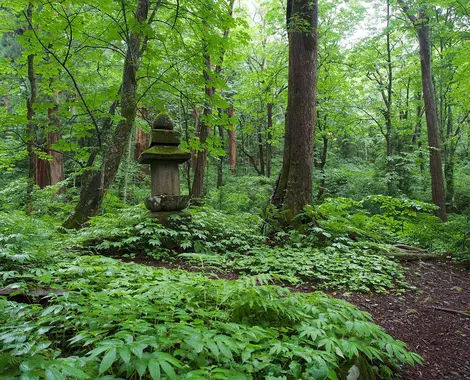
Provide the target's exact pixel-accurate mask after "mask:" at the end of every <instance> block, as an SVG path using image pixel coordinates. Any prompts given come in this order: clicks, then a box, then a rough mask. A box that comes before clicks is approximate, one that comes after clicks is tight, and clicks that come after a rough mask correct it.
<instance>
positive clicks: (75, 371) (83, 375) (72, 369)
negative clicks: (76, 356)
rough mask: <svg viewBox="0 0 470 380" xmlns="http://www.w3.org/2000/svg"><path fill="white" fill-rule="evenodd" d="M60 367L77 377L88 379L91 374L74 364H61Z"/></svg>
mask: <svg viewBox="0 0 470 380" xmlns="http://www.w3.org/2000/svg"><path fill="white" fill-rule="evenodd" d="M60 368H62V370H63V371H64V372H65V373H66V374H67V375H70V376H73V377H76V378H77V379H88V378H89V376H88V375H87V374H86V373H85V372H83V371H82V370H81V369H80V368H77V367H72V366H69V365H64V364H61V365H60Z"/></svg>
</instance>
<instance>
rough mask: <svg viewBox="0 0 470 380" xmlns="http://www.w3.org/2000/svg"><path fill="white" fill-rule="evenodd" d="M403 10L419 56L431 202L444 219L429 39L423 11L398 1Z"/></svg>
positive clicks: (444, 203)
mask: <svg viewBox="0 0 470 380" xmlns="http://www.w3.org/2000/svg"><path fill="white" fill-rule="evenodd" d="M398 3H399V4H400V6H401V8H402V10H403V12H404V13H405V14H406V15H407V16H408V19H409V20H410V21H411V22H412V23H413V25H414V27H415V29H416V33H417V35H418V42H419V56H420V61H421V81H422V86H423V99H424V109H425V114H426V127H427V131H428V148H429V167H430V172H431V193H432V201H433V203H434V204H435V205H436V206H438V207H439V210H438V212H437V214H438V216H439V218H440V219H441V220H442V221H443V222H445V221H446V220H447V212H446V201H445V198H446V196H445V189H444V174H443V170H442V158H441V149H440V144H439V123H438V117H437V107H436V99H435V98H434V88H433V83H432V67H431V38H430V29H429V20H428V17H427V15H426V13H425V11H424V10H421V11H420V12H419V15H418V17H416V16H415V15H413V14H411V13H410V8H409V7H408V6H407V5H406V3H405V2H404V0H398Z"/></svg>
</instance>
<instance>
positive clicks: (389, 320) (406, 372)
mask: <svg viewBox="0 0 470 380" xmlns="http://www.w3.org/2000/svg"><path fill="white" fill-rule="evenodd" d="M124 261H133V262H136V263H140V264H145V265H150V266H155V267H165V268H168V269H185V270H188V271H191V272H201V271H203V272H206V273H207V274H208V275H209V276H214V277H215V278H225V279H237V278H238V277H239V276H238V274H236V273H225V272H221V271H217V270H214V269H212V268H206V269H201V268H200V267H196V266H191V264H188V263H187V262H177V261H172V262H169V263H163V262H161V261H155V260H153V259H151V258H149V257H148V256H145V257H142V256H140V257H136V258H134V259H132V260H131V259H125V260H124ZM404 265H405V267H406V268H407V269H408V271H407V274H406V280H407V282H408V283H409V284H410V286H411V288H410V289H409V290H407V291H406V292H404V293H403V294H401V295H397V294H396V293H393V292H392V293H389V294H385V295H384V294H367V293H358V292H344V291H334V290H331V291H329V292H327V293H329V294H330V295H332V296H334V297H336V298H342V299H344V300H347V301H348V302H351V303H352V304H354V305H356V306H357V307H358V308H359V309H361V310H363V311H366V312H368V313H370V314H371V315H372V316H373V319H374V322H375V323H377V324H379V325H381V326H382V327H383V328H384V329H385V330H386V331H387V332H388V333H389V334H390V335H392V336H393V337H394V338H396V339H399V340H402V341H403V342H405V343H407V345H408V348H409V349H410V350H412V351H414V352H417V353H418V354H420V355H421V356H422V357H423V358H424V363H423V365H422V366H419V367H416V368H411V367H410V368H403V370H402V371H401V373H400V375H401V378H402V379H405V380H416V379H423V380H435V379H440V380H444V379H445V380H463V379H470V317H469V316H467V315H463V314H460V313H459V311H464V312H467V313H468V312H469V311H470V276H469V274H468V269H465V268H463V267H462V266H459V265H457V264H455V263H453V262H451V261H450V260H442V261H429V262H423V261H417V262H411V263H406V264H404ZM293 290H294V291H302V292H308V291H313V290H315V289H314V288H313V287H312V286H311V285H309V284H303V285H302V286H300V287H297V288H294V289H293Z"/></svg>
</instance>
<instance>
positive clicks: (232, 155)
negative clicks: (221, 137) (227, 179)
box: [228, 107, 237, 176]
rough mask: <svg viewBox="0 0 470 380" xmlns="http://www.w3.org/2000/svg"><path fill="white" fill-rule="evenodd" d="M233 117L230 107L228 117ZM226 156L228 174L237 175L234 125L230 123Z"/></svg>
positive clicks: (233, 109) (233, 113)
mask: <svg viewBox="0 0 470 380" xmlns="http://www.w3.org/2000/svg"><path fill="white" fill-rule="evenodd" d="M234 116H235V108H233V107H230V108H229V110H228V117H229V118H233V117H234ZM228 154H229V159H230V174H231V175H233V176H234V175H235V174H236V173H237V141H236V135H235V123H232V127H231V128H230V130H229V131H228Z"/></svg>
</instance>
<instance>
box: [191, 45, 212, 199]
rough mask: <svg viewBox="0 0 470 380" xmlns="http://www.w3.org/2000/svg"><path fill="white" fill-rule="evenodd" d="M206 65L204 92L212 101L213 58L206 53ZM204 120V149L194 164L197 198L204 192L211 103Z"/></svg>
mask: <svg viewBox="0 0 470 380" xmlns="http://www.w3.org/2000/svg"><path fill="white" fill-rule="evenodd" d="M204 66H205V69H204V71H203V75H204V79H205V81H206V86H205V88H204V92H205V94H206V98H207V99H208V100H209V102H211V101H212V99H213V97H214V92H215V89H214V87H211V86H210V85H208V84H209V83H210V81H211V77H210V69H211V58H210V56H209V55H208V54H204ZM202 114H203V116H202V120H201V119H199V125H198V129H199V142H200V144H201V146H202V150H199V151H198V152H197V153H196V157H195V164H194V180H193V186H192V189H191V197H193V198H196V199H202V197H203V194H204V170H205V168H206V164H207V155H208V150H207V138H208V137H209V133H210V126H209V125H208V123H207V120H208V119H209V118H210V116H211V115H212V109H211V105H210V104H206V105H204V110H203V112H202Z"/></svg>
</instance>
